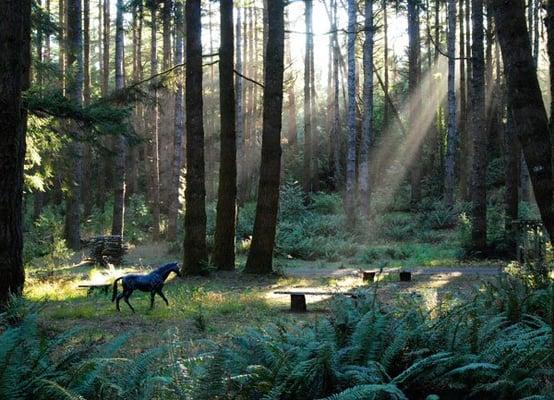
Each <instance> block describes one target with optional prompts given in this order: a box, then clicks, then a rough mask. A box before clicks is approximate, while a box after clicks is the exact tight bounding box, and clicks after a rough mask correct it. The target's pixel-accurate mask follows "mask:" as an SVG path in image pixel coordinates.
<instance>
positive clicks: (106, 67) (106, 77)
mask: <svg viewBox="0 0 554 400" xmlns="http://www.w3.org/2000/svg"><path fill="white" fill-rule="evenodd" d="M65 1H70V0H65ZM103 11H104V12H103V14H104V15H103V21H104V29H103V34H104V41H103V43H104V49H103V56H104V59H103V60H102V96H105V95H107V94H108V91H109V85H110V0H104V10H103Z"/></svg>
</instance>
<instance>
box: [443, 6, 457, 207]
mask: <svg viewBox="0 0 554 400" xmlns="http://www.w3.org/2000/svg"><path fill="white" fill-rule="evenodd" d="M455 74H456V0H448V134H447V150H446V162H445V167H446V170H445V174H444V178H445V181H444V202H445V204H446V206H447V207H452V206H453V205H454V187H455V171H456V169H455V162H456V149H457V147H458V133H457V131H456V75H455Z"/></svg>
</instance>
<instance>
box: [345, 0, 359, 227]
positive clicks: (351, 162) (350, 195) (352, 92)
mask: <svg viewBox="0 0 554 400" xmlns="http://www.w3.org/2000/svg"><path fill="white" fill-rule="evenodd" d="M356 106H357V104H356V3H355V1H354V0H348V119H347V125H348V142H347V159H346V198H345V208H346V217H347V220H348V226H353V224H354V223H355V220H356V216H355V191H356V134H357V132H356Z"/></svg>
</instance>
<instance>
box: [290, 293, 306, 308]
mask: <svg viewBox="0 0 554 400" xmlns="http://www.w3.org/2000/svg"><path fill="white" fill-rule="evenodd" d="M290 310H291V311H292V312H306V296H304V295H303V294H291V295H290Z"/></svg>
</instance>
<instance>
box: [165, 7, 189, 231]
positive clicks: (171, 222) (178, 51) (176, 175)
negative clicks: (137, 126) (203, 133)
mask: <svg viewBox="0 0 554 400" xmlns="http://www.w3.org/2000/svg"><path fill="white" fill-rule="evenodd" d="M183 30H184V21H183V2H182V1H180V0H177V1H176V2H175V65H180V64H182V63H183ZM176 79H177V83H176V85H177V90H176V91H175V138H174V143H173V144H174V146H173V147H174V154H173V177H172V185H171V197H170V203H169V215H168V224H167V239H168V240H175V239H176V238H177V222H178V220H179V209H180V206H181V205H180V202H179V189H180V187H181V168H182V164H183V136H184V134H185V116H184V113H183V69H182V68H179V69H178V70H177V77H176Z"/></svg>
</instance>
